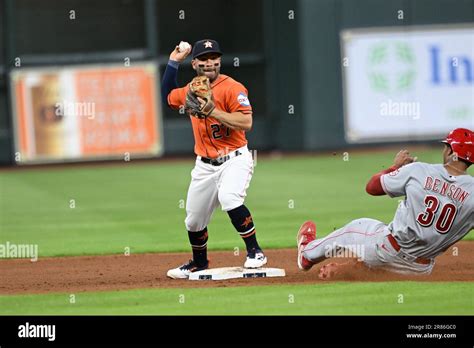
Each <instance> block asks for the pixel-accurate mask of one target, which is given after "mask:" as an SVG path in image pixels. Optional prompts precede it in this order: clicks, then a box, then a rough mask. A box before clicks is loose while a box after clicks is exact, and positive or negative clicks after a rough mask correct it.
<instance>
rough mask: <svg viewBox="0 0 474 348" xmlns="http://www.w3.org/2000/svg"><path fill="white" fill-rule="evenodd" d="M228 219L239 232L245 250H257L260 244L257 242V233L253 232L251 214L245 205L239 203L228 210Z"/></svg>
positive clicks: (253, 226)
mask: <svg viewBox="0 0 474 348" xmlns="http://www.w3.org/2000/svg"><path fill="white" fill-rule="evenodd" d="M227 214H229V217H230V220H231V221H232V224H233V225H234V227H235V229H236V230H237V232H238V233H239V234H240V236H241V237H242V239H243V240H244V242H245V246H246V247H247V251H250V250H259V249H260V246H259V245H258V242H257V235H256V233H255V225H254V224H253V219H252V214H250V211H249V210H248V209H247V207H246V206H245V205H241V206H240V207H237V208H235V209H232V210H229V211H228V212H227Z"/></svg>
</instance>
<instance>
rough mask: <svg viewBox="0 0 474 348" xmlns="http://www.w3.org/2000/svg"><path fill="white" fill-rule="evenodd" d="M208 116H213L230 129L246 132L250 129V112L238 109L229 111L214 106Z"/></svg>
mask: <svg viewBox="0 0 474 348" xmlns="http://www.w3.org/2000/svg"><path fill="white" fill-rule="evenodd" d="M209 116H211V117H213V118H215V119H216V120H218V121H219V122H221V123H222V124H223V125H225V126H227V127H229V128H231V129H237V130H243V131H246V132H247V131H249V130H250V129H252V113H245V114H244V113H243V112H240V111H236V112H230V113H229V112H225V111H222V110H219V109H217V108H215V109H214V111H212V113H211V114H210V115H209Z"/></svg>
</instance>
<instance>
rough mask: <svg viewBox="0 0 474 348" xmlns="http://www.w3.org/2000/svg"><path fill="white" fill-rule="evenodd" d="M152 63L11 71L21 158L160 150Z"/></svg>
mask: <svg viewBox="0 0 474 348" xmlns="http://www.w3.org/2000/svg"><path fill="white" fill-rule="evenodd" d="M156 83H157V68H156V66H155V64H154V63H141V64H138V65H134V66H133V67H124V66H77V67H58V68H54V69H51V68H46V69H45V68H36V69H22V70H18V71H15V72H13V73H12V87H13V88H12V91H13V92H14V93H13V105H14V125H15V127H14V128H15V151H16V154H15V158H16V160H17V163H29V162H40V163H41V162H52V161H56V162H58V161H74V160H89V159H107V158H125V157H127V156H128V158H133V157H152V156H157V155H159V154H161V153H162V147H163V146H162V144H163V139H162V136H161V134H162V129H161V127H162V122H161V119H162V118H161V109H160V108H159V106H158V104H157V91H156Z"/></svg>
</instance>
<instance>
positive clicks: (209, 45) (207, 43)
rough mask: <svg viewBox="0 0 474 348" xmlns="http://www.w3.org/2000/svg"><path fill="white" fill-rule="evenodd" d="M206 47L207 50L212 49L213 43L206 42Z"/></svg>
mask: <svg viewBox="0 0 474 348" xmlns="http://www.w3.org/2000/svg"><path fill="white" fill-rule="evenodd" d="M204 47H205V48H212V42H211V41H206V42H204Z"/></svg>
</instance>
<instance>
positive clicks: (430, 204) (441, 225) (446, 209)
mask: <svg viewBox="0 0 474 348" xmlns="http://www.w3.org/2000/svg"><path fill="white" fill-rule="evenodd" d="M424 203H425V206H426V208H425V211H424V212H422V213H420V214H418V216H417V218H416V221H417V222H418V223H419V224H420V225H421V226H423V227H429V226H431V225H432V224H433V222H434V220H436V223H435V229H436V231H438V232H439V233H442V234H444V233H448V232H449V230H450V229H451V226H452V225H453V221H454V218H455V217H456V213H457V210H456V206H455V205H454V204H452V203H446V204H444V205H443V207H442V208H441V210H440V209H439V205H440V204H439V199H438V198H437V197H436V196H431V195H428V196H426V197H425V199H424ZM438 210H440V213H439V214H437V213H438Z"/></svg>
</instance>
